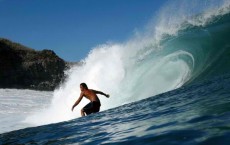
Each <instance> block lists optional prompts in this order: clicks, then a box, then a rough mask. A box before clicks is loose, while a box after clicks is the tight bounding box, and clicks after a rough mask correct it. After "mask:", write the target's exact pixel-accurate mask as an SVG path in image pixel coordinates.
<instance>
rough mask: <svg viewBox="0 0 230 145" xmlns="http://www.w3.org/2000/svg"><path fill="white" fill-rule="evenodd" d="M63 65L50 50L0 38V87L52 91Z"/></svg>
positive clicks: (60, 77)
mask: <svg viewBox="0 0 230 145" xmlns="http://www.w3.org/2000/svg"><path fill="white" fill-rule="evenodd" d="M67 66H68V64H67V63H66V62H65V61H64V60H63V59H61V58H59V57H58V56H57V55H56V54H55V53H54V52H53V51H52V50H42V51H35V50H33V49H31V48H27V47H25V46H23V45H21V44H18V43H13V42H11V41H9V40H7V39H0V88H20V89H36V90H54V89H55V88H56V87H57V86H58V85H59V84H60V83H61V81H62V80H63V79H64V70H65V69H66V68H67Z"/></svg>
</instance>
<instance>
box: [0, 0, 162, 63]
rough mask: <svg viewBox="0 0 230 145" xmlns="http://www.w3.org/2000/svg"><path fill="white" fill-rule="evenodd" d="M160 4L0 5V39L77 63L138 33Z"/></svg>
mask: <svg viewBox="0 0 230 145" xmlns="http://www.w3.org/2000/svg"><path fill="white" fill-rule="evenodd" d="M164 2H165V0H0V18H1V19H0V37H2V38H7V39H9V40H12V41H14V42H18V43H21V44H23V45H25V46H28V47H30V48H33V49H36V50H42V49H51V50H54V51H55V53H56V54H57V55H58V56H60V57H61V58H63V59H64V60H66V61H79V60H81V59H83V58H85V57H86V56H87V54H88V52H89V51H90V50H91V49H92V48H93V47H95V46H97V45H99V44H104V43H106V42H108V41H110V42H124V41H126V40H127V39H129V38H130V37H131V36H132V35H134V32H135V31H136V30H138V31H141V30H142V29H143V28H144V27H145V25H146V24H147V23H148V22H149V21H150V20H151V19H152V17H153V15H154V14H155V13H156V12H157V11H158V10H159V8H160V7H161V6H162V5H163V3H164Z"/></svg>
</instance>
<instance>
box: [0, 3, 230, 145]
mask: <svg viewBox="0 0 230 145" xmlns="http://www.w3.org/2000/svg"><path fill="white" fill-rule="evenodd" d="M175 8H176V11H175ZM154 18H155V19H154V21H151V22H150V23H149V24H147V26H146V32H140V33H138V34H136V36H134V37H133V38H131V39H130V40H128V41H127V42H123V43H106V44H103V45H98V46H96V47H95V48H93V49H92V50H91V52H90V53H89V55H88V56H87V57H86V58H85V59H84V60H82V63H83V65H82V66H80V67H79V66H75V67H72V68H71V69H70V70H67V71H66V74H67V75H68V78H67V80H66V82H65V83H63V84H62V85H61V86H60V88H57V89H56V90H55V91H54V92H40V91H31V90H10V89H1V90H0V100H1V102H0V107H1V108H0V109H1V111H0V117H1V118H2V119H1V121H0V127H1V128H0V133H1V134H0V144H159V145H165V144H166V145H177V144H178V145H182V144H186V145H228V144H229V142H230V117H229V116H230V59H229V56H230V1H229V0H219V1H216V0H204V1H198V0H194V1H192V2H191V1H190V2H188V1H186V0H176V1H169V2H168V3H166V5H165V6H163V7H162V9H161V10H159V13H158V14H157V15H156V16H155V17H154ZM81 82H86V83H87V84H88V86H89V88H93V89H97V90H101V91H103V92H105V93H109V94H110V96H111V97H110V98H109V99H108V98H105V97H104V96H99V98H100V100H101V103H102V107H101V112H99V113H96V114H91V115H89V116H86V117H80V109H81V108H82V107H83V106H84V105H86V103H88V101H87V100H82V102H81V103H80V104H79V106H77V107H76V108H75V110H74V111H73V112H72V111H71V107H72V105H73V103H74V102H75V101H76V99H77V98H78V96H79V93H80V89H79V84H80V83H81Z"/></svg>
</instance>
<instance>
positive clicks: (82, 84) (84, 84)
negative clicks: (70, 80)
mask: <svg viewBox="0 0 230 145" xmlns="http://www.w3.org/2000/svg"><path fill="white" fill-rule="evenodd" d="M80 85H81V86H82V87H83V88H86V89H88V86H87V85H86V83H81V84H80Z"/></svg>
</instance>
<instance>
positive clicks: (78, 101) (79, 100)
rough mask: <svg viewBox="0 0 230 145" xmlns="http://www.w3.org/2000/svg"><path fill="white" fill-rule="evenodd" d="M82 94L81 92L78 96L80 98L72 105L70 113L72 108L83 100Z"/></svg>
mask: <svg viewBox="0 0 230 145" xmlns="http://www.w3.org/2000/svg"><path fill="white" fill-rule="evenodd" d="M83 96H84V94H83V93H82V92H81V94H80V97H79V98H78V99H77V101H76V102H75V103H74V104H73V107H72V111H73V109H74V107H76V106H77V105H78V104H79V103H80V102H81V99H82V98H83Z"/></svg>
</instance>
